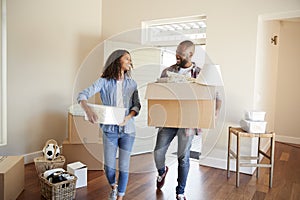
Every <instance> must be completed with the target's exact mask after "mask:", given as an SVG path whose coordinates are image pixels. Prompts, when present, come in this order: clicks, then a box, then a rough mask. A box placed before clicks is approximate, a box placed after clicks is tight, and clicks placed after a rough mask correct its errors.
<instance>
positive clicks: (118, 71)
mask: <svg viewBox="0 0 300 200" xmlns="http://www.w3.org/2000/svg"><path fill="white" fill-rule="evenodd" d="M131 68H132V63H131V56H130V54H129V52H128V51H126V50H116V51H114V52H113V53H112V54H111V55H110V56H109V57H108V59H107V61H106V63H105V67H104V72H103V74H102V76H101V78H99V79H98V80H96V81H95V82H94V83H93V84H92V85H91V86H90V87H88V88H86V89H84V90H83V91H81V92H80V93H79V94H78V97H77V100H78V102H79V103H80V104H81V107H82V108H83V109H84V111H85V112H86V115H87V117H88V120H89V121H90V122H91V123H95V122H97V115H96V114H95V113H94V112H93V110H92V109H91V108H90V107H89V106H88V105H87V100H88V98H90V97H91V96H93V95H94V94H96V93H98V92H99V93H100V98H101V100H102V102H103V105H107V106H115V107H124V108H126V112H125V118H124V121H123V122H122V123H121V124H118V125H107V124H100V127H101V128H102V131H103V149H104V170H105V174H106V177H107V180H108V182H109V184H110V185H111V188H112V190H111V193H110V196H109V199H110V200H115V199H117V200H121V199H123V196H124V195H125V190H126V186H127V183H128V176H129V172H128V171H129V163H130V153H131V150H132V146H133V142H134V138H135V124H134V119H133V117H134V116H136V115H137V114H138V113H139V111H140V108H141V104H140V100H139V96H138V90H137V84H136V82H135V81H134V80H133V79H132V78H131V77H130V70H131ZM118 148H119V178H118V185H117V183H116V154H117V149H118Z"/></svg>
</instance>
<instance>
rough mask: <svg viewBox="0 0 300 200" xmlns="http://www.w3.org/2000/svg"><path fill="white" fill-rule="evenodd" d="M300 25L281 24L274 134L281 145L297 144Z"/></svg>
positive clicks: (299, 128) (299, 91) (299, 23)
mask: <svg viewBox="0 0 300 200" xmlns="http://www.w3.org/2000/svg"><path fill="white" fill-rule="evenodd" d="M299 36H300V22H289V21H284V22H281V29H280V38H279V58H278V78H277V79H278V82H277V95H276V110H275V111H276V113H275V131H276V133H277V138H278V139H280V140H281V141H283V142H290V143H298V144H300V132H299V130H300V118H299V113H300V107H299V102H300V90H299V85H300V78H299V75H300V59H299V56H300V55H299V52H300V37H299Z"/></svg>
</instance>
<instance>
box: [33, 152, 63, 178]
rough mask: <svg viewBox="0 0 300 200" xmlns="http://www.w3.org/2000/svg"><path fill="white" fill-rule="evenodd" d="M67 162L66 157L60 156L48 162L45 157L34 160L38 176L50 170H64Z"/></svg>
mask: <svg viewBox="0 0 300 200" xmlns="http://www.w3.org/2000/svg"><path fill="white" fill-rule="evenodd" d="M65 161H66V159H65V157H64V156H62V155H60V156H58V157H57V158H56V159H54V160H47V159H45V158H44V157H37V158H34V164H35V168H36V171H37V173H38V175H40V174H41V173H44V172H45V171H46V170H49V169H54V168H63V166H64V164H65Z"/></svg>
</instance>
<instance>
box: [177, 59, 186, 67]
mask: <svg viewBox="0 0 300 200" xmlns="http://www.w3.org/2000/svg"><path fill="white" fill-rule="evenodd" d="M186 63H188V61H187V60H186V59H183V60H181V61H180V63H176V65H177V66H179V67H180V68H185V65H186Z"/></svg>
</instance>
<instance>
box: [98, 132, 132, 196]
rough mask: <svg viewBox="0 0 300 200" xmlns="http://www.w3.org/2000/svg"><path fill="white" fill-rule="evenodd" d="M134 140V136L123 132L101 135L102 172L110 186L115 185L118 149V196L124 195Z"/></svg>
mask: <svg viewBox="0 0 300 200" xmlns="http://www.w3.org/2000/svg"><path fill="white" fill-rule="evenodd" d="M134 139H135V136H134V134H127V133H123V132H119V133H117V132H115V133H110V132H109V133H108V132H104V133H103V149H104V170H105V174H106V177H107V180H108V182H109V184H110V185H111V186H113V185H115V184H116V155H117V149H118V147H119V180H118V195H119V196H124V195H125V191H126V186H127V183H128V176H129V164H130V154H131V150H132V146H133V142H134Z"/></svg>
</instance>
